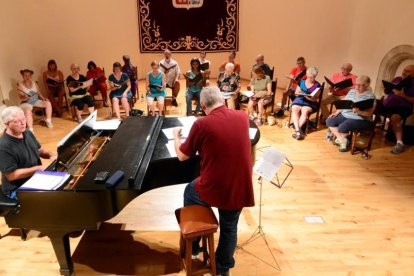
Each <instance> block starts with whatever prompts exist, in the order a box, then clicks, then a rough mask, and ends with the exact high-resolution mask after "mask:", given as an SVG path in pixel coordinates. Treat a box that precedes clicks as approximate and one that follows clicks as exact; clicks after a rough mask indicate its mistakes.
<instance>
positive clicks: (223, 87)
mask: <svg viewBox="0 0 414 276" xmlns="http://www.w3.org/2000/svg"><path fill="white" fill-rule="evenodd" d="M224 68H225V70H224V72H221V73H220V75H219V76H218V78H217V86H218V88H219V89H220V91H221V92H222V93H223V97H224V98H225V99H226V101H227V106H228V108H230V109H236V100H237V98H238V93H239V90H240V84H239V82H240V76H239V75H238V74H237V73H236V72H234V64H232V63H227V64H226V66H225V67H224Z"/></svg>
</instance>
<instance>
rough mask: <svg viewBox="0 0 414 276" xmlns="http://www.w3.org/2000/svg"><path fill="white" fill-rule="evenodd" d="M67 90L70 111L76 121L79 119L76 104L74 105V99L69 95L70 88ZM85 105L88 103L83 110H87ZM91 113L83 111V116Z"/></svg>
mask: <svg viewBox="0 0 414 276" xmlns="http://www.w3.org/2000/svg"><path fill="white" fill-rule="evenodd" d="M66 91H67V93H66V92H65V94H67V97H68V99H69V106H70V113H71V115H72V120H74V121H76V120H77V116H76V106H74V105H72V100H71V98H70V96H69V95H70V94H69V88H68V90H66ZM88 95H89V92H88ZM85 106H86V105H84V106H83V111H84V110H85ZM89 115H90V114H89V112H88V113H85V112H82V115H81V116H89Z"/></svg>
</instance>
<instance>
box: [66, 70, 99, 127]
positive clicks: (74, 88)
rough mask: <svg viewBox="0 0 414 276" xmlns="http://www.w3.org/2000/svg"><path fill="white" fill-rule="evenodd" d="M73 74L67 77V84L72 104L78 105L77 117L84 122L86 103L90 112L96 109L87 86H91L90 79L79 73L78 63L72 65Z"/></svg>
mask: <svg viewBox="0 0 414 276" xmlns="http://www.w3.org/2000/svg"><path fill="white" fill-rule="evenodd" d="M70 70H71V71H72V74H70V75H69V76H68V77H67V78H66V86H67V87H68V88H69V96H70V104H71V105H73V106H75V107H76V118H77V120H78V122H79V123H80V122H82V111H83V107H84V105H85V104H86V105H87V106H88V111H89V113H92V112H93V110H94V107H93V100H92V98H91V96H90V95H89V94H88V91H87V88H88V87H89V86H90V82H87V81H88V79H87V78H86V77H85V76H84V75H81V74H79V71H80V67H79V65H78V64H75V63H74V64H72V65H71V66H70Z"/></svg>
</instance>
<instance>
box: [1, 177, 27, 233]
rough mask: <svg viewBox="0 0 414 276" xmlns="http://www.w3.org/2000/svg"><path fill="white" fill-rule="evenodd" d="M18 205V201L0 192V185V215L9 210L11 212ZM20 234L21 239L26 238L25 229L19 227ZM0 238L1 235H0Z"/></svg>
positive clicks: (5, 213)
mask: <svg viewBox="0 0 414 276" xmlns="http://www.w3.org/2000/svg"><path fill="white" fill-rule="evenodd" d="M18 206H19V201H17V200H15V199H11V198H8V197H7V196H5V195H4V194H3V192H2V186H1V185H0V216H5V215H7V214H8V213H9V212H13V211H15V210H16V208H17V207H18ZM20 236H21V238H22V240H26V237H27V235H26V230H25V229H23V228H22V229H20ZM0 238H1V236H0Z"/></svg>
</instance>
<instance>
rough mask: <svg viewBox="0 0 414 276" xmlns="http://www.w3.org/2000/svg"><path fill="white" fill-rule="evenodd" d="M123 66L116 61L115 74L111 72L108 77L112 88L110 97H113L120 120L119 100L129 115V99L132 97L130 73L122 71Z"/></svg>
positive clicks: (113, 68)
mask: <svg viewBox="0 0 414 276" xmlns="http://www.w3.org/2000/svg"><path fill="white" fill-rule="evenodd" d="M121 67H122V66H121V63H119V62H115V63H114V64H113V66H112V70H113V74H111V75H110V76H109V78H108V80H109V89H110V90H111V93H110V94H109V98H111V102H112V106H113V109H114V111H115V114H116V117H117V118H118V120H121V112H120V111H119V102H121V105H122V107H123V108H124V110H125V114H126V117H128V116H129V110H130V107H129V100H130V99H131V98H132V93H131V82H130V80H129V77H128V75H127V74H125V73H122V71H121Z"/></svg>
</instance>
